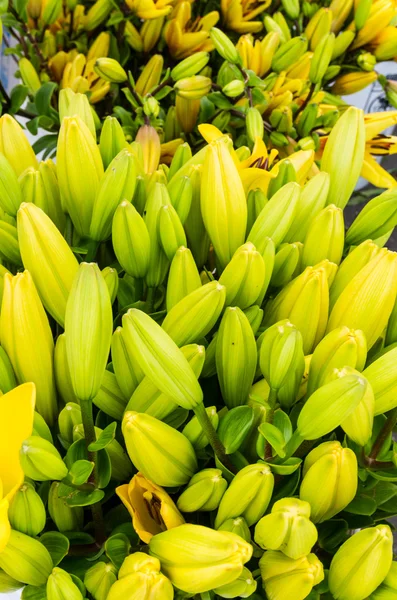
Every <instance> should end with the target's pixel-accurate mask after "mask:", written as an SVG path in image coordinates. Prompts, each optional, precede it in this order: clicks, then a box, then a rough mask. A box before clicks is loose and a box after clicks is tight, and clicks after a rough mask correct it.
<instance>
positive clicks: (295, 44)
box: [272, 36, 307, 73]
mask: <svg viewBox="0 0 397 600" xmlns="http://www.w3.org/2000/svg"><path fill="white" fill-rule="evenodd" d="M306 50H307V38H306V37H304V36H297V37H293V38H292V39H290V40H288V41H287V42H285V43H284V44H282V45H281V46H280V48H279V49H278V50H276V52H275V54H274V56H273V60H272V69H273V71H276V73H280V72H281V71H285V70H287V69H288V68H289V67H290V66H291V65H293V64H294V63H295V62H296V61H297V60H299V59H300V58H301V56H303V55H304V53H305V52H306Z"/></svg>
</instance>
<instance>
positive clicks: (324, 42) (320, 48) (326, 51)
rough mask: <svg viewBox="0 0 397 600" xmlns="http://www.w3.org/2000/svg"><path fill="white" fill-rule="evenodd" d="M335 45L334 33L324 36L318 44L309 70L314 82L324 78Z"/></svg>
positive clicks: (310, 77) (311, 79)
mask: <svg viewBox="0 0 397 600" xmlns="http://www.w3.org/2000/svg"><path fill="white" fill-rule="evenodd" d="M334 46H335V35H334V34H333V33H328V34H327V35H325V36H323V37H322V38H321V40H320V41H319V43H318V44H317V46H316V48H315V50H314V54H313V58H312V62H311V65H310V72H309V79H310V81H311V82H312V83H314V84H318V83H320V82H321V80H322V79H323V77H324V75H325V73H326V71H327V69H328V67H329V64H330V62H331V60H332V54H333V51H334Z"/></svg>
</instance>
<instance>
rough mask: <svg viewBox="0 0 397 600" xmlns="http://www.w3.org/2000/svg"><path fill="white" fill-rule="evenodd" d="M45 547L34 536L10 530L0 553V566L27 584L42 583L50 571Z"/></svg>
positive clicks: (50, 559)
mask: <svg viewBox="0 0 397 600" xmlns="http://www.w3.org/2000/svg"><path fill="white" fill-rule="evenodd" d="M52 567H53V565H52V558H51V555H50V553H49V552H48V550H47V548H46V547H45V546H44V545H43V544H41V543H40V542H39V541H38V540H36V539H35V538H32V537H29V536H28V535H25V534H24V533H20V532H19V531H13V530H11V535H10V539H9V541H8V544H7V546H6V547H5V548H4V550H2V551H1V553H0V568H1V569H3V571H5V572H6V573H7V575H10V577H13V578H14V579H16V580H17V581H21V582H22V583H26V584H27V585H33V586H40V585H44V584H45V583H46V581H47V579H48V577H49V575H50V573H51V571H52Z"/></svg>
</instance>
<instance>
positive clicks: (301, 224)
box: [284, 172, 330, 242]
mask: <svg viewBox="0 0 397 600" xmlns="http://www.w3.org/2000/svg"><path fill="white" fill-rule="evenodd" d="M329 186H330V177H329V175H328V173H325V172H320V173H318V174H317V175H315V176H314V177H312V178H311V179H309V181H308V182H307V183H306V185H305V186H304V187H303V189H302V191H301V193H300V196H299V198H298V202H297V208H296V213H295V215H294V219H293V221H292V223H291V225H290V227H289V229H288V232H287V234H286V235H285V237H284V241H286V242H303V241H304V239H305V237H306V234H307V230H308V229H309V226H310V223H311V222H312V221H313V219H314V218H315V217H316V216H317V215H318V214H319V212H320V211H321V210H322V209H323V208H324V206H325V204H326V201H327V196H328V192H329Z"/></svg>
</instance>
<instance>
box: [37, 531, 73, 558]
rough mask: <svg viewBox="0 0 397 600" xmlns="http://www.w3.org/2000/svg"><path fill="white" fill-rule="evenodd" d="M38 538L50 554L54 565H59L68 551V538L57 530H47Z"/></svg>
mask: <svg viewBox="0 0 397 600" xmlns="http://www.w3.org/2000/svg"><path fill="white" fill-rule="evenodd" d="M39 539H40V542H41V543H42V544H43V546H45V547H46V548H47V550H48V552H49V553H50V554H51V558H52V562H53V563H54V567H56V566H57V565H59V563H60V562H61V560H62V559H63V558H65V556H66V555H67V553H68V552H69V540H68V538H67V537H66V536H65V535H63V534H62V533H60V532H59V531H47V533H43V535H42V536H40V538H39Z"/></svg>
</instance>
